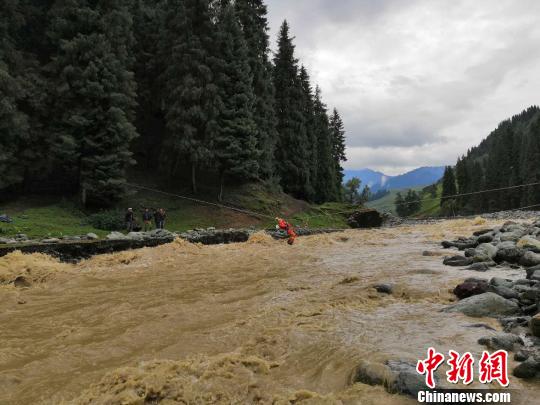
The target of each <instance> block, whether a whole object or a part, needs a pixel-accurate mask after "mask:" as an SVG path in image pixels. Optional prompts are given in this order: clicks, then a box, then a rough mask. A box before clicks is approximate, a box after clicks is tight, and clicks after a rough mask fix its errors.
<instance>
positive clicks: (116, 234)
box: [106, 231, 128, 240]
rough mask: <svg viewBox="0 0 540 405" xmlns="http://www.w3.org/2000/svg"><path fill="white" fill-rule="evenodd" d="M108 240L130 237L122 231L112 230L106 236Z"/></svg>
mask: <svg viewBox="0 0 540 405" xmlns="http://www.w3.org/2000/svg"><path fill="white" fill-rule="evenodd" d="M106 238H107V240H126V239H128V237H127V236H126V235H124V234H123V233H122V232H116V231H115V232H111V233H110V234H108V235H107V236H106Z"/></svg>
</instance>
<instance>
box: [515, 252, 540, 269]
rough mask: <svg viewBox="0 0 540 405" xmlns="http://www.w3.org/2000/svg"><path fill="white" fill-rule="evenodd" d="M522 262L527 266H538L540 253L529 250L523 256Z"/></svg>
mask: <svg viewBox="0 0 540 405" xmlns="http://www.w3.org/2000/svg"><path fill="white" fill-rule="evenodd" d="M520 263H521V265H522V266H526V267H532V266H538V265H540V253H534V252H531V251H527V252H525V254H524V255H523V256H522V257H521V260H520Z"/></svg>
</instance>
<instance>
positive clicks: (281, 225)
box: [276, 218, 296, 245]
mask: <svg viewBox="0 0 540 405" xmlns="http://www.w3.org/2000/svg"><path fill="white" fill-rule="evenodd" d="M276 221H277V223H278V224H277V226H276V228H278V229H281V230H283V231H286V232H287V235H288V236H289V240H288V241H287V243H288V244H289V245H292V244H293V243H294V241H295V239H296V232H294V228H293V226H292V225H291V224H289V223H288V222H287V221H285V220H284V219H283V218H276Z"/></svg>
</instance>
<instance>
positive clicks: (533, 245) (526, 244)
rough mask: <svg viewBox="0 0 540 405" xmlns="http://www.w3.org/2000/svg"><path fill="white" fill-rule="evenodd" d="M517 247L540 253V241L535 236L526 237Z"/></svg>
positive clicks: (519, 241)
mask: <svg viewBox="0 0 540 405" xmlns="http://www.w3.org/2000/svg"><path fill="white" fill-rule="evenodd" d="M516 246H517V247H519V248H522V249H526V250H532V251H533V252H536V253H538V252H540V240H538V239H536V238H535V237H534V236H529V235H527V236H524V237H523V238H521V239H520V240H518V242H517V243H516Z"/></svg>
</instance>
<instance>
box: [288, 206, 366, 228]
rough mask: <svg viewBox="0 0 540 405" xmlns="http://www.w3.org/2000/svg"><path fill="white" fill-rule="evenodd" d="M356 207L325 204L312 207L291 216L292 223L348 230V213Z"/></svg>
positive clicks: (356, 207)
mask: <svg viewBox="0 0 540 405" xmlns="http://www.w3.org/2000/svg"><path fill="white" fill-rule="evenodd" d="M355 209H358V206H356V205H351V204H347V203H337V202H332V203H326V204H323V205H319V206H313V207H312V208H311V209H310V210H309V211H307V212H303V213H300V214H297V215H295V216H293V218H292V221H293V223H295V224H297V225H301V226H308V227H310V228H338V229H341V228H348V227H349V226H348V225H347V217H348V215H347V214H348V213H352V212H353V211H354V210H355Z"/></svg>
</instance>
